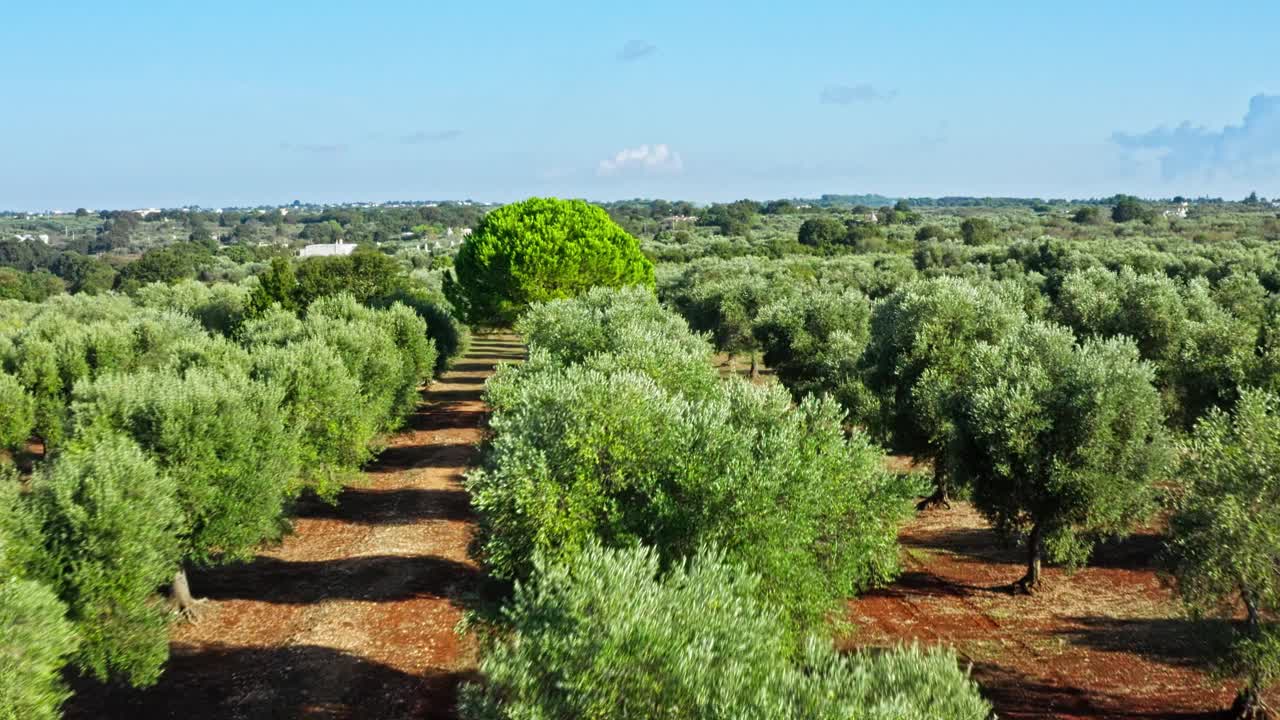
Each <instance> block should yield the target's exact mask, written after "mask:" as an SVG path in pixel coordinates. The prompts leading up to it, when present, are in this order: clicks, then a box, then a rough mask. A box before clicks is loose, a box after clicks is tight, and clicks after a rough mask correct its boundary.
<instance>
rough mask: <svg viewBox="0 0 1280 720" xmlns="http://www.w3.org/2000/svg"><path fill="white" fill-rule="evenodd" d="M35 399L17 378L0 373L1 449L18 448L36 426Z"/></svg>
mask: <svg viewBox="0 0 1280 720" xmlns="http://www.w3.org/2000/svg"><path fill="white" fill-rule="evenodd" d="M35 409H36V403H35V399H34V398H32V397H31V395H29V394H28V393H27V391H26V390H24V389H23V387H22V384H21V383H19V382H18V380H17V378H15V377H13V376H12V375H9V374H7V373H4V372H0V449H4V448H17V447H19V446H20V445H22V444H23V443H25V442H26V441H27V439H28V438H30V437H31V431H32V430H33V429H34V428H35V425H36V414H35Z"/></svg>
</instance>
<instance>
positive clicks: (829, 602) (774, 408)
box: [468, 291, 907, 625]
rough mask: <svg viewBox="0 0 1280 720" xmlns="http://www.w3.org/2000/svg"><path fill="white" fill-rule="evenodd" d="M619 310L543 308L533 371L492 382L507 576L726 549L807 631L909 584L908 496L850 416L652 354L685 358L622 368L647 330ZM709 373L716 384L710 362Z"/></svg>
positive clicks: (486, 494)
mask: <svg viewBox="0 0 1280 720" xmlns="http://www.w3.org/2000/svg"><path fill="white" fill-rule="evenodd" d="M605 294H606V293H605V291H597V292H596V293H593V294H591V295H589V296H587V297H586V298H584V299H582V300H579V301H564V302H560V303H551V304H549V305H548V306H544V307H541V308H535V309H534V310H533V311H532V312H531V313H530V317H527V318H526V319H525V320H524V321H522V323H521V327H526V324H527V326H528V327H529V328H530V329H531V330H532V331H531V332H529V333H528V334H526V337H527V338H528V339H529V341H530V345H531V357H530V361H529V362H528V363H527V364H526V365H524V366H523V367H519V368H507V369H504V370H502V371H501V372H500V373H499V374H498V375H497V376H495V378H493V379H492V380H490V382H489V389H488V396H489V399H490V402H491V404H492V405H493V406H494V408H495V415H494V417H493V419H492V421H491V428H492V429H493V431H494V434H495V437H494V439H493V441H492V444H491V446H490V448H489V451H488V453H487V455H486V459H485V463H484V467H483V468H482V469H481V470H478V471H476V472H473V473H472V474H471V475H470V476H469V479H468V489H469V490H470V491H471V493H472V497H473V502H474V503H475V506H476V507H477V508H478V509H479V510H480V511H481V513H482V515H483V518H484V537H483V539H482V548H483V556H484V558H485V560H486V562H487V564H488V565H489V567H490V568H491V570H492V571H493V572H494V573H495V574H497V575H499V576H501V577H525V576H526V575H527V573H528V572H529V571H530V568H531V559H532V557H533V555H534V553H535V552H546V553H554V554H555V556H556V557H558V558H562V559H568V558H572V557H573V556H574V555H575V554H576V553H577V552H579V551H580V550H581V548H582V547H584V546H585V545H586V543H587V542H589V541H591V540H592V539H593V538H595V539H599V540H601V541H602V542H604V543H605V544H606V545H610V546H620V545H627V544H630V543H632V542H636V541H640V542H644V543H648V544H652V545H654V546H655V547H656V548H657V550H658V552H659V553H660V554H662V556H663V557H664V558H667V559H670V560H674V559H677V558H680V557H684V556H686V555H690V554H692V553H694V552H696V550H697V548H698V547H699V546H700V545H702V544H705V543H709V542H710V543H716V544H718V545H720V546H721V547H723V548H725V551H726V552H727V553H728V555H729V556H730V557H731V558H733V559H735V560H737V561H741V562H743V563H745V564H747V565H748V566H749V567H750V568H752V569H753V570H754V571H756V572H759V573H761V574H762V575H763V577H764V584H763V586H762V587H763V589H762V592H763V593H764V595H765V597H766V598H767V599H768V600H770V601H771V602H776V603H777V604H778V605H779V606H780V607H782V608H783V609H784V611H785V613H786V615H787V617H788V618H789V619H791V620H793V621H796V622H797V623H799V624H801V625H813V624H816V623H817V622H818V621H819V620H820V619H821V618H822V616H823V615H824V614H825V613H826V612H828V611H829V610H831V609H832V608H833V606H834V603H836V602H837V601H838V599H840V598H844V597H848V596H849V595H851V594H853V593H855V592H858V591H859V590H861V589H864V588H866V587H869V586H871V585H874V584H876V583H879V582H883V581H884V580H887V579H888V578H890V577H892V575H893V574H894V573H895V572H896V570H897V553H896V544H895V536H896V528H897V523H898V520H899V518H901V517H902V513H903V511H904V509H905V506H904V505H903V502H902V501H903V499H904V497H905V495H906V494H907V488H904V487H903V486H901V484H899V483H897V482H896V481H894V480H893V479H891V478H890V477H889V476H887V475H886V474H885V473H884V471H883V469H882V467H881V461H882V456H881V454H880V453H879V452H878V451H877V450H876V449H875V448H873V447H872V446H871V445H870V444H869V443H868V442H867V440H866V439H865V438H864V437H863V436H862V435H861V434H855V435H854V436H853V437H851V438H850V437H846V436H845V433H844V430H843V428H842V423H843V412H842V411H841V410H840V409H839V407H838V406H837V405H836V404H835V403H834V402H831V401H829V400H826V401H819V400H816V399H810V400H806V401H805V402H802V403H801V404H800V406H799V407H793V406H792V404H791V401H790V397H789V396H788V395H787V393H785V392H784V391H783V390H782V389H781V388H777V387H756V386H752V385H750V384H749V383H745V382H741V381H737V382H731V383H719V382H714V383H713V384H709V385H702V384H701V383H699V382H697V381H696V378H695V381H694V382H689V381H688V380H687V378H686V375H684V374H678V373H674V372H673V371H672V369H671V368H672V367H673V366H675V367H679V366H680V364H679V363H644V362H636V359H637V358H639V359H642V360H643V359H647V358H652V357H654V354H653V353H654V351H652V350H647V351H640V350H639V349H638V347H644V348H649V347H654V346H658V347H660V346H661V344H664V343H666V342H668V341H664V340H663V339H662V338H661V337H660V336H657V335H650V336H648V337H647V338H644V340H643V342H642V343H637V344H631V343H630V342H626V341H624V342H622V343H619V344H620V345H621V346H622V349H626V350H627V351H626V352H622V351H618V352H615V350H616V349H617V348H614V347H609V346H608V345H609V342H610V341H612V340H615V339H618V338H627V337H628V334H627V333H626V332H621V329H622V328H627V327H631V328H635V325H633V324H628V323H627V322H626V321H623V322H617V320H618V319H619V318H616V317H615V318H613V321H606V322H602V323H601V322H590V319H591V318H592V317H599V315H596V313H597V312H598V311H597V309H596V308H597V307H598V306H600V305H602V304H604V303H603V302H602V301H603V299H604V298H603V296H604V295H605ZM618 295H619V296H620V303H619V304H620V305H624V306H625V304H626V303H627V302H628V301H636V300H639V298H638V297H637V296H636V294H635V292H634V291H632V292H631V293H627V292H623V293H618ZM593 306H595V307H593ZM640 307H642V308H643V307H645V306H644V305H643V304H640ZM651 307H652V306H651ZM614 309H616V308H614ZM609 310H610V309H608V308H606V309H605V310H604V312H602V313H600V315H603V316H606V317H607V316H608V315H609ZM657 312H659V313H660V312H661V311H660V310H657ZM558 317H559V318H565V319H566V320H567V321H566V322H565V323H564V326H566V327H556V326H555V325H556V322H555V321H556V319H557V318H558ZM668 317H669V316H668ZM582 318H586V319H587V321H583V322H579V320H580V319H582ZM677 322H678V321H677ZM655 324H656V325H658V326H659V327H662V322H661V321H656V320H655ZM600 328H603V333H601V331H600ZM588 333H590V334H591V335H592V336H594V337H590V338H589V339H588V338H584V335H587V334H588ZM598 333H599V334H598ZM686 336H687V335H686ZM558 338H565V339H566V343H565V345H564V346H561V347H563V348H566V349H567V352H562V353H560V354H557V352H556V350H557V349H559V348H557V345H556V344H555V340H556V339H558ZM584 340H585V341H584ZM704 347H705V346H704ZM704 353H705V350H704ZM673 354H675V355H680V354H681V353H680V352H678V351H677V352H675V353H673ZM684 357H691V356H690V355H689V354H685V355H684ZM692 357H697V355H693V356H692ZM702 357H704V358H705V354H703V355H702ZM576 360H581V364H569V363H574V361H576ZM697 372H700V373H702V374H701V375H700V376H698V377H701V378H707V377H708V375H706V373H707V372H708V369H707V366H706V364H705V360H703V364H702V365H701V369H700V370H699V371H697ZM690 374H691V373H690ZM686 383H687V384H686ZM689 388H692V389H694V392H692V393H687V392H685V391H686V389H689Z"/></svg>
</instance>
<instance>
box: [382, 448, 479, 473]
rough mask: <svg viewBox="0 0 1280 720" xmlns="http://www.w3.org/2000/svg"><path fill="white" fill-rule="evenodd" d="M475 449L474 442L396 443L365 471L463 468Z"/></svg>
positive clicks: (468, 462)
mask: <svg viewBox="0 0 1280 720" xmlns="http://www.w3.org/2000/svg"><path fill="white" fill-rule="evenodd" d="M475 450H476V446H475V444H474V443H454V444H452V445H440V444H436V443H430V442H427V443H421V444H413V445H396V446H394V447H389V448H387V449H386V450H383V451H382V452H381V453H379V454H378V457H377V458H376V459H374V461H373V462H371V463H369V465H368V466H366V467H365V471H366V472H374V473H378V472H396V471H399V470H413V469H415V468H431V467H460V468H461V467H466V466H467V465H469V464H470V462H471V456H472V455H474V454H475Z"/></svg>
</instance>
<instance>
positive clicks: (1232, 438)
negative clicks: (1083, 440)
mask: <svg viewBox="0 0 1280 720" xmlns="http://www.w3.org/2000/svg"><path fill="white" fill-rule="evenodd" d="M1183 457H1184V461H1183V463H1182V467H1181V473H1180V477H1181V478H1182V481H1183V485H1182V487H1181V492H1180V493H1178V494H1177V496H1176V500H1175V503H1174V514H1173V517H1172V518H1171V520H1170V523H1169V534H1170V541H1169V550H1170V560H1171V569H1172V570H1173V574H1174V576H1175V577H1176V578H1177V580H1178V582H1177V587H1178V590H1179V591H1180V593H1181V595H1182V597H1183V599H1184V600H1185V601H1186V602H1187V604H1188V605H1190V607H1191V608H1192V609H1194V610H1195V611H1196V612H1198V613H1220V614H1222V615H1224V616H1225V617H1228V618H1231V617H1234V616H1235V615H1236V613H1237V612H1238V611H1239V610H1241V609H1243V610H1244V615H1245V621H1244V623H1243V627H1241V628H1239V629H1238V631H1237V634H1236V637H1235V642H1234V643H1233V647H1232V652H1231V653H1230V656H1229V657H1227V658H1225V661H1224V662H1223V663H1222V665H1221V668H1220V669H1221V670H1222V671H1223V674H1225V675H1229V676H1234V677H1239V678H1242V679H1243V680H1244V687H1243V688H1242V689H1241V690H1240V693H1239V696H1238V697H1237V700H1236V707H1235V710H1236V714H1237V715H1238V716H1239V717H1249V718H1254V717H1264V715H1263V714H1262V704H1261V692H1262V690H1263V689H1265V688H1266V687H1267V686H1269V685H1270V684H1271V683H1273V682H1275V680H1276V679H1277V678H1280V631H1278V630H1277V629H1276V627H1275V625H1274V623H1272V622H1270V621H1268V618H1269V617H1273V616H1274V613H1275V612H1277V610H1280V542H1277V538H1280V471H1278V470H1277V468H1278V467H1280V398H1277V396H1276V395H1274V394H1272V393H1270V392H1264V391H1259V390H1247V391H1245V392H1244V393H1242V394H1241V396H1240V401H1239V403H1238V404H1237V406H1236V408H1235V411H1234V412H1233V413H1230V414H1228V413H1226V412H1224V411H1222V410H1214V411H1212V412H1210V413H1209V414H1208V415H1207V416H1206V417H1205V418H1204V419H1202V420H1201V421H1200V422H1199V423H1198V424H1197V425H1196V427H1195V431H1194V433H1193V434H1192V436H1191V438H1190V440H1189V441H1188V442H1187V444H1186V447H1185V448H1184V451H1183Z"/></svg>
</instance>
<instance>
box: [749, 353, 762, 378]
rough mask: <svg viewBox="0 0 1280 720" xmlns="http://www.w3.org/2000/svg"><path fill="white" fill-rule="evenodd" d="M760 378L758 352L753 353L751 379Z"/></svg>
mask: <svg viewBox="0 0 1280 720" xmlns="http://www.w3.org/2000/svg"><path fill="white" fill-rule="evenodd" d="M759 379H760V363H759V362H758V361H757V360H756V354H755V353H751V381H752V382H755V381H756V380H759Z"/></svg>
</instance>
